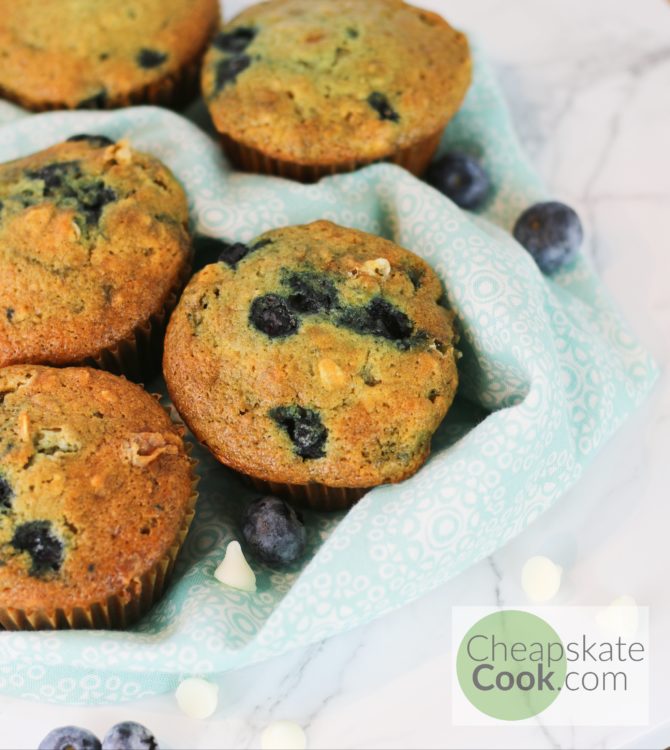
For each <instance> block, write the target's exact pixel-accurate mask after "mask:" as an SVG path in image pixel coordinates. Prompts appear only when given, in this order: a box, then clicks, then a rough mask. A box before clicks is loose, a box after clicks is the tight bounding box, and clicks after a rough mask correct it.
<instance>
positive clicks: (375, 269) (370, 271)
mask: <svg viewBox="0 0 670 750" xmlns="http://www.w3.org/2000/svg"><path fill="white" fill-rule="evenodd" d="M361 272H362V273H364V274H366V275H367V276H379V277H381V278H382V279H388V277H389V276H390V275H391V264H390V263H389V262H388V260H386V258H375V259H374V260H366V261H365V263H363V265H362V266H361Z"/></svg>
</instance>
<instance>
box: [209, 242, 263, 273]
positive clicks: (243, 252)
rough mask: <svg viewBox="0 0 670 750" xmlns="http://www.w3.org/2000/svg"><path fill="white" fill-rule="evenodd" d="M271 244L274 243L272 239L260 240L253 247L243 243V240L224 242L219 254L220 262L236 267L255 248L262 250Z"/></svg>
mask: <svg viewBox="0 0 670 750" xmlns="http://www.w3.org/2000/svg"><path fill="white" fill-rule="evenodd" d="M271 244H272V240H260V241H259V242H256V243H255V244H254V245H252V246H251V247H249V246H248V245H245V244H243V243H242V242H234V243H229V242H222V243H221V245H222V246H223V247H222V250H221V252H220V254H219V262H221V263H225V264H226V265H228V266H230V267H231V268H232V269H236V268H237V264H238V263H239V262H240V261H241V260H242V259H243V258H246V257H247V255H249V253H251V252H253V251H254V250H260V249H261V248H263V247H265V246H266V245H271Z"/></svg>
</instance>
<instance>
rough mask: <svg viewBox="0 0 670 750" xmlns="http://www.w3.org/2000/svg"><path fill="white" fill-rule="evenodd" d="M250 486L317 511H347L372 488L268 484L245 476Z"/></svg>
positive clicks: (312, 484) (262, 480) (313, 484)
mask: <svg viewBox="0 0 670 750" xmlns="http://www.w3.org/2000/svg"><path fill="white" fill-rule="evenodd" d="M245 476H246V477H247V479H248V480H249V482H250V484H251V485H252V486H253V487H255V488H256V489H257V490H260V491H261V492H264V493H268V494H270V495H279V496H280V497H283V498H284V499H285V500H287V501H288V502H290V503H291V504H292V505H298V506H301V507H303V508H311V509H312V510H318V511H337V510H347V509H348V508H351V506H352V505H355V504H356V503H357V502H358V501H359V500H360V499H361V498H362V497H363V495H365V494H366V493H367V492H369V491H370V490H371V489H373V488H372V487H328V486H327V485H325V484H317V483H316V482H314V483H311V484H285V483H283V482H268V481H266V480H264V479H258V478H257V477H252V476H251V475H249V474H247V475H245Z"/></svg>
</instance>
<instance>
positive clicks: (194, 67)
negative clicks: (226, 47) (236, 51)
mask: <svg viewBox="0 0 670 750" xmlns="http://www.w3.org/2000/svg"><path fill="white" fill-rule="evenodd" d="M210 36H211V35H210ZM208 45H209V38H208V41H207V44H205V45H204V47H203V48H202V49H201V50H200V51H199V52H198V54H197V55H196V57H194V58H193V59H192V60H190V61H189V62H187V63H185V64H184V65H182V66H181V68H179V69H178V70H175V71H172V72H171V73H168V74H167V75H165V76H163V77H162V78H159V79H158V80H157V81H152V82H151V83H148V84H146V85H145V86H142V87H140V88H138V89H135V90H134V91H130V92H128V93H127V94H124V95H122V94H117V95H115V96H113V97H110V98H109V101H105V102H101V103H100V106H99V107H91V109H120V108H121V107H131V106H135V105H139V104H156V105H158V106H161V107H169V108H170V109H181V108H182V107H185V106H186V105H187V104H189V103H190V102H191V101H193V100H194V99H195V98H196V96H198V94H199V91H200V69H201V67H202V58H203V57H204V55H205V52H206V51H207V47H208ZM0 99H7V100H8V101H11V102H14V103H15V104H18V105H19V107H23V108H24V109H27V110H30V111H32V112H50V111H54V110H64V109H66V110H67V109H73V107H72V106H71V105H69V104H67V103H65V102H44V103H40V104H38V103H36V102H34V101H33V100H31V99H30V98H28V97H25V96H21V95H20V94H17V93H16V92H9V91H7V90H6V89H4V88H3V87H2V86H0Z"/></svg>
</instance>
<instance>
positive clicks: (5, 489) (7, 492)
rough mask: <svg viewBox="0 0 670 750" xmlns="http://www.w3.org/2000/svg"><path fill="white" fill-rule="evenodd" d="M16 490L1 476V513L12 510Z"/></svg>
mask: <svg viewBox="0 0 670 750" xmlns="http://www.w3.org/2000/svg"><path fill="white" fill-rule="evenodd" d="M13 497H14V490H13V489H12V486H11V485H10V483H9V482H8V481H7V480H6V479H5V477H3V476H0V513H2V512H3V511H5V510H11V508H12V498H13Z"/></svg>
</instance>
